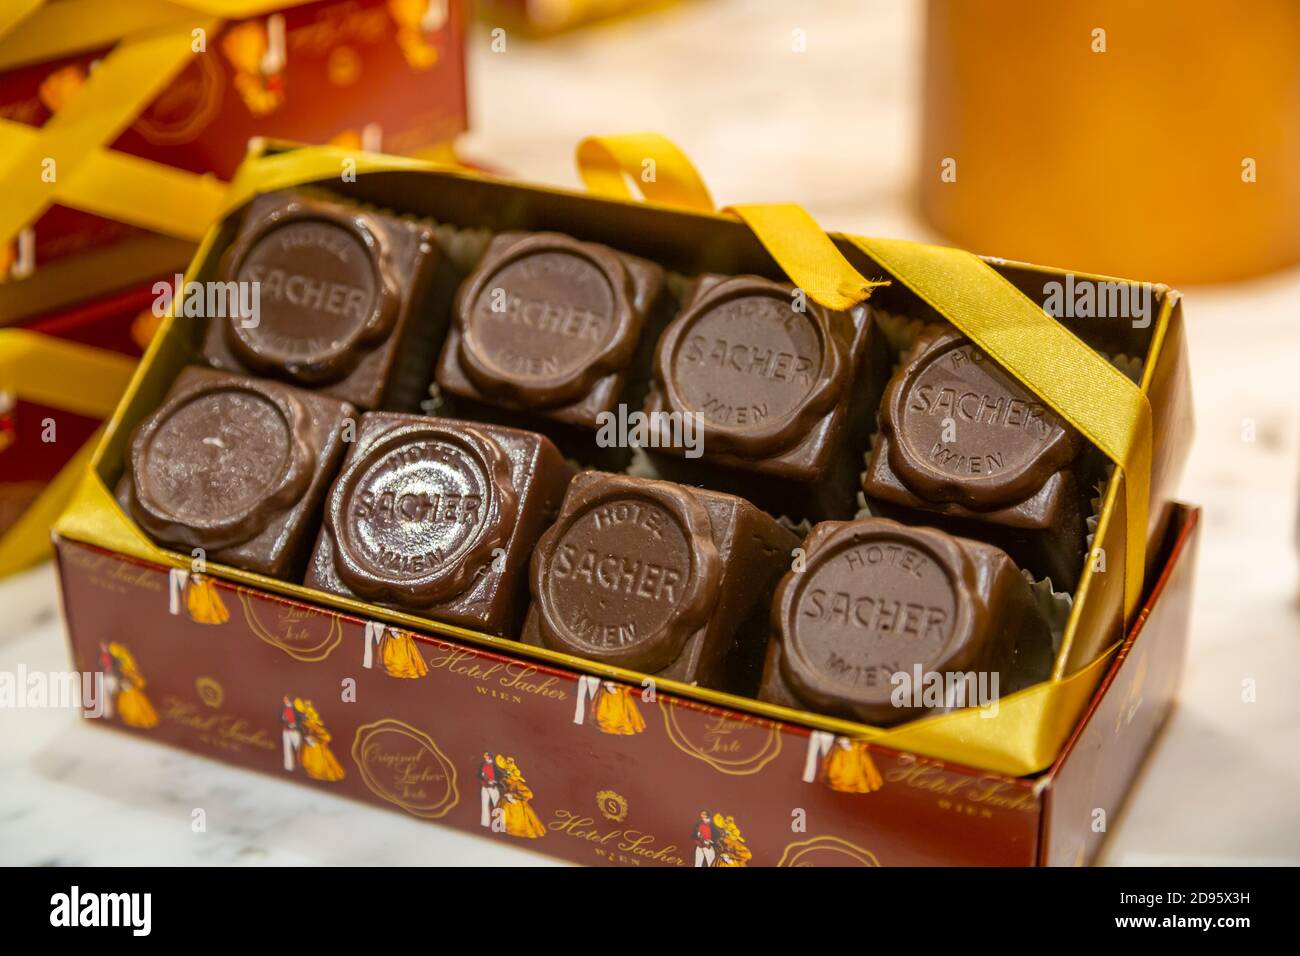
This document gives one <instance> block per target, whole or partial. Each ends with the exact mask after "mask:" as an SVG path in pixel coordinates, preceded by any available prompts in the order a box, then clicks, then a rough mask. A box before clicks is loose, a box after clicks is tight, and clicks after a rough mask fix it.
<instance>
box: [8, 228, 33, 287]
mask: <svg viewBox="0 0 1300 956" xmlns="http://www.w3.org/2000/svg"><path fill="white" fill-rule="evenodd" d="M35 271H36V230H35V229H33V228H32V227H31V226H27V227H26V228H25V229H22V230H20V231H19V233H18V236H17V238H16V239H14V240H13V242H5V243H0V282H5V281H6V280H9V279H26V278H27V277H28V276H29V275H31V274H32V273H33V272H35Z"/></svg>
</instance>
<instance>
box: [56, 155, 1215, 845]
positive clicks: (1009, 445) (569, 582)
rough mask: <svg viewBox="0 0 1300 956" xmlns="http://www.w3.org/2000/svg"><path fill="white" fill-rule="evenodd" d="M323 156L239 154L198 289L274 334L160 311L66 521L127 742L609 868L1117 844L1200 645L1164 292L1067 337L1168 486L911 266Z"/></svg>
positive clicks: (716, 220) (1035, 298) (73, 575)
mask: <svg viewBox="0 0 1300 956" xmlns="http://www.w3.org/2000/svg"><path fill="white" fill-rule="evenodd" d="M338 157H339V154H338V153H336V152H333V151H330V150H328V149H314V150H311V149H308V150H301V151H290V152H274V151H273V152H272V153H271V154H269V155H266V156H253V157H250V159H249V160H248V161H247V163H246V165H245V167H244V169H243V170H242V172H241V174H240V176H239V178H237V179H236V182H235V190H236V197H237V199H236V201H235V202H234V204H233V205H232V208H231V209H230V210H229V212H228V213H227V215H225V216H224V217H223V219H222V220H221V221H220V222H219V223H218V224H217V225H216V226H214V228H213V230H212V231H211V233H210V234H209V236H208V237H207V239H206V240H205V242H204V245H203V247H202V248H201V250H200V252H199V254H198V256H197V258H196V259H195V261H194V262H193V263H192V265H191V269H190V272H189V275H188V276H187V280H188V281H191V282H194V283H197V284H199V285H200V286H202V285H203V284H205V283H228V282H233V283H235V284H236V285H238V284H239V283H241V282H249V283H256V284H257V285H258V287H259V288H260V290H261V291H260V307H259V308H260V312H259V314H257V315H251V314H250V313H249V312H248V311H247V310H243V309H236V310H233V311H230V312H229V313H228V314H221V315H203V316H197V317H195V316H189V315H185V316H182V315H177V316H173V317H169V318H168V319H166V320H165V322H164V325H163V328H162V330H161V332H160V334H159V336H158V337H157V339H156V340H155V342H154V344H153V346H152V347H151V349H150V352H149V354H148V356H147V357H146V360H145V362H144V363H143V364H142V367H141V369H140V371H139V373H138V374H137V377H136V379H135V381H134V382H133V383H132V386H131V388H130V389H129V391H128V394H127V395H126V396H125V398H124V399H123V402H122V404H121V405H120V406H119V408H118V411H117V413H116V415H115V416H114V418H113V420H112V421H111V422H110V424H109V426H108V429H107V431H106V434H105V436H104V438H103V440H102V442H101V443H100V445H99V446H98V448H97V450H96V453H95V456H94V459H93V461H92V462H91V464H90V467H89V468H88V469H87V471H86V473H85V474H84V476H83V478H82V484H81V486H80V488H79V489H78V491H77V494H76V497H75V499H74V501H73V504H72V506H71V507H70V508H69V510H68V511H67V512H65V514H64V515H63V517H62V518H61V520H60V522H59V524H58V526H57V528H56V536H57V549H58V558H59V566H60V572H61V580H62V584H63V594H64V608H65V613H66V617H67V623H68V628H69V635H70V642H71V647H72V655H73V659H74V661H75V663H76V666H77V667H78V668H79V669H82V670H84V671H88V672H97V673H100V674H102V675H104V679H103V685H102V686H103V688H104V690H103V701H102V703H103V705H104V706H103V708H102V712H103V715H104V716H105V718H106V719H105V720H104V721H103V722H104V723H105V724H107V725H109V726H114V727H117V728H121V729H125V730H127V731H129V732H132V733H137V734H140V735H142V736H147V737H150V738H153V739H157V740H162V741H165V742H168V743H172V744H174V745H177V746H180V747H184V748H186V749H189V750H193V751H196V752H199V753H204V754H208V755H211V756H215V757H217V758H218V759H222V760H226V761H228V762H231V763H234V764H237V765H240V766H246V767H250V768H254V769H259V770H262V771H264V772H267V773H271V774H275V775H282V776H284V777H285V778H286V779H289V780H293V781H296V782H300V783H304V784H306V785H310V786H316V787H319V788H323V789H326V790H331V791H334V792H337V793H339V794H343V795H347V796H351V797H354V798H357V799H361V800H365V801H368V802H371V803H374V804H376V805H379V806H387V807H390V808H396V809H400V810H402V811H405V812H407V813H411V814H413V815H415V816H418V817H421V818H423V819H429V820H438V821H441V822H443V823H446V824H449V825H452V826H456V827H460V828H463V829H468V830H474V831H479V832H482V834H483V835H484V837H485V838H487V839H498V840H506V841H518V842H519V843H520V844H521V845H526V846H531V847H534V848H537V849H539V850H542V851H543V852H547V853H550V854H553V855H556V856H560V857H563V858H566V859H570V860H574V861H577V862H583V863H602V864H624V865H668V866H745V865H787V866H796V865H798V866H803V865H865V866H882V865H916V864H926V863H947V864H954V863H960V864H983V865H991V864H1019V865H1038V864H1048V863H1079V862H1086V861H1088V860H1090V859H1091V858H1093V856H1094V855H1095V853H1096V851H1097V848H1098V846H1099V845H1100V841H1101V839H1102V837H1103V836H1104V827H1102V828H1100V829H1099V828H1098V827H1097V820H1098V818H1099V812H1100V817H1101V818H1103V819H1104V817H1105V815H1106V814H1107V813H1112V812H1114V811H1115V810H1117V808H1118V806H1119V804H1120V802H1121V801H1122V799H1123V796H1124V794H1125V793H1126V791H1127V789H1128V787H1129V785H1130V783H1131V782H1132V779H1133V776H1134V774H1135V772H1136V768H1137V765H1138V763H1139V762H1140V760H1141V758H1142V755H1143V754H1144V753H1145V751H1146V749H1147V747H1148V746H1149V744H1150V742H1151V740H1152V738H1153V736H1154V734H1155V731H1156V730H1157V729H1158V727H1159V725H1160V723H1161V722H1162V721H1163V719H1164V717H1165V715H1166V714H1167V712H1168V710H1169V707H1170V706H1171V704H1172V701H1173V699H1174V696H1175V694H1176V691H1177V683H1178V676H1179V670H1180V663H1181V659H1182V655H1183V651H1184V646H1185V639H1186V616H1187V609H1188V590H1189V588H1190V584H1191V576H1192V568H1193V564H1194V557H1195V544H1196V539H1197V528H1198V522H1197V517H1198V512H1197V511H1196V510H1195V509H1192V508H1189V507H1187V506H1183V505H1179V504H1177V503H1175V502H1174V501H1173V500H1172V499H1171V497H1170V494H1171V487H1172V485H1173V482H1174V481H1175V480H1176V476H1177V472H1178V469H1179V467H1180V464H1181V460H1182V457H1183V455H1184V454H1185V452H1186V447H1187V442H1188V438H1189V435H1190V420H1189V393H1188V388H1189V386H1188V380H1187V366H1186V357H1185V354H1184V353H1185V344H1184V340H1183V328H1182V317H1181V306H1180V302H1179V298H1178V296H1177V294H1176V293H1173V292H1171V291H1170V290H1167V289H1163V288H1157V289H1156V290H1155V291H1154V296H1155V301H1156V315H1155V317H1154V319H1153V321H1150V322H1146V323H1142V322H1130V321H1127V320H1126V321H1123V322H1092V323H1089V322H1087V321H1081V322H1075V321H1073V320H1064V321H1066V322H1067V323H1068V324H1069V329H1068V331H1069V332H1070V333H1071V336H1072V338H1071V339H1070V341H1071V342H1075V343H1077V346H1078V348H1079V349H1081V350H1082V351H1079V352H1077V353H1074V354H1075V357H1076V358H1078V360H1079V363H1080V367H1081V368H1083V366H1085V365H1086V364H1087V363H1088V362H1092V361H1094V360H1095V361H1096V362H1099V363H1101V365H1100V366H1097V368H1098V369H1102V370H1096V369H1093V370H1092V371H1089V369H1088V368H1083V371H1082V372H1081V373H1080V374H1089V375H1095V376H1096V377H1097V378H1098V379H1106V380H1108V381H1110V382H1112V383H1113V391H1114V393H1115V394H1120V395H1130V396H1133V395H1138V396H1141V399H1142V402H1143V403H1144V404H1143V405H1142V407H1143V408H1146V409H1149V414H1150V423H1151V426H1152V428H1151V431H1150V432H1147V433H1146V435H1147V437H1148V439H1149V438H1150V437H1151V436H1154V442H1153V443H1151V444H1150V445H1149V446H1147V448H1146V450H1147V451H1149V453H1150V455H1151V458H1150V461H1151V466H1150V469H1149V476H1148V475H1147V474H1146V473H1144V472H1142V471H1140V470H1139V468H1138V466H1137V463H1138V462H1139V461H1140V460H1141V459H1140V456H1139V457H1124V458H1123V468H1122V471H1121V469H1120V468H1119V467H1117V466H1116V465H1115V464H1113V462H1112V458H1111V456H1112V454H1113V443H1111V442H1110V440H1109V439H1108V437H1107V435H1106V434H1104V433H1103V431H1098V430H1097V428H1096V427H1094V425H1093V424H1092V423H1091V420H1089V419H1087V418H1086V416H1085V417H1084V418H1080V416H1079V415H1077V414H1076V412H1075V411H1073V410H1072V409H1071V406H1070V404H1069V400H1068V397H1067V398H1065V399H1062V398H1060V397H1059V396H1058V395H1057V394H1056V391H1055V386H1053V384H1052V383H1051V382H1048V383H1046V384H1045V385H1044V384H1042V383H1040V382H1037V379H1036V371H1035V368H1034V367H1033V363H1032V360H1026V358H1025V357H1024V356H1023V355H1014V354H1008V353H1007V350H1005V349H1004V348H1002V346H1001V345H999V343H998V341H997V339H996V335H993V336H990V335H989V334H988V332H987V330H986V329H985V328H984V327H982V326H981V325H980V323H979V321H978V313H979V311H980V309H981V306H982V304H981V303H980V302H974V303H970V304H969V305H968V306H965V307H960V308H955V309H954V308H951V307H950V306H948V305H946V304H945V303H944V302H943V299H942V296H937V295H930V294H926V295H922V293H921V291H919V290H920V289H921V288H923V286H922V281H923V274H922V273H918V272H917V271H915V270H914V269H913V267H912V266H911V265H909V264H908V263H906V262H903V261H901V260H900V259H898V258H896V257H895V252H896V251H897V250H896V248H895V247H893V246H889V245H887V244H886V245H876V246H873V245H872V244H871V242H872V241H869V240H861V239H858V238H857V237H846V236H838V235H832V236H830V237H829V238H828V237H827V236H826V235H825V234H822V233H820V232H819V231H817V232H815V233H807V234H805V235H803V236H802V237H801V239H800V241H801V242H802V243H804V246H803V248H805V249H807V248H816V249H818V250H819V251H818V253H817V257H815V258H816V262H817V265H818V268H819V269H820V270H821V271H822V273H823V274H825V272H826V271H827V270H832V271H833V270H839V271H840V274H841V278H840V279H839V280H837V282H838V285H837V286H836V288H833V289H829V290H828V289H827V288H826V287H825V286H822V285H818V284H817V278H816V276H811V275H809V274H808V273H807V272H806V271H805V269H804V265H802V264H801V263H800V261H798V260H797V259H793V258H791V257H790V256H789V255H788V252H789V248H788V246H786V245H784V244H783V243H784V242H785V240H784V239H782V238H781V237H782V236H785V237H787V238H788V236H789V235H790V234H791V233H790V231H789V230H788V229H781V230H777V231H776V232H773V231H772V230H771V229H770V228H768V227H767V226H765V225H764V224H763V222H762V219H761V217H759V218H758V219H756V220H755V223H754V224H751V223H749V221H748V220H746V219H742V218H734V217H731V216H726V215H721V214H716V213H712V212H708V211H692V210H686V209H682V208H670V207H667V206H661V205H655V204H649V203H629V202H623V201H613V200H610V199H607V198H602V197H599V196H592V195H585V194H577V193H569V192H562V191H558V190H552V189H544V188H539V187H530V186H523V185H519V184H515V183H510V182H504V181H499V180H493V179H488V178H486V177H483V176H479V175H476V174H473V173H468V172H457V171H450V170H446V169H439V168H436V167H433V166H428V165H421V164H418V163H412V162H409V161H396V160H395V161H391V162H389V161H386V160H373V161H369V162H368V163H366V164H364V165H363V166H362V167H361V168H359V169H358V175H357V176H356V177H355V178H354V181H353V180H352V179H346V178H345V179H344V180H342V181H341V180H340V179H339V178H338V176H337V172H336V170H337V169H338ZM286 161H289V162H291V163H292V168H293V174H292V175H291V176H290V175H286V172H285V170H286V168H288V167H287V166H286ZM945 254H949V252H948V251H944V250H927V249H925V248H919V249H916V250H913V251H912V252H910V253H909V255H912V256H915V257H916V258H915V260H914V261H918V262H923V263H924V262H926V261H928V257H931V256H941V255H945ZM887 263H888V264H887ZM972 263H973V266H971V268H973V272H972V273H971V274H972V275H974V276H975V277H976V279H977V281H979V282H984V283H986V288H987V289H988V295H989V297H990V301H991V300H992V299H993V298H995V297H998V296H1007V295H1013V296H1018V297H1022V298H1024V299H1025V301H1026V302H1030V303H1032V304H1033V305H1034V308H1035V309H1037V308H1038V306H1039V305H1040V304H1041V301H1042V297H1043V296H1044V295H1046V294H1048V291H1049V290H1048V289H1047V288H1046V286H1047V285H1049V284H1050V283H1052V282H1056V281H1060V280H1062V279H1063V277H1064V274H1063V273H1059V272H1055V271H1052V270H1046V269H1040V268H1037V267H1030V266H1021V265H1016V264H1011V263H1003V262H997V261H980V260H972ZM963 268H965V266H964V267H963ZM950 274H951V273H950ZM854 276H856V277H857V280H858V281H857V282H856V284H855V283H854V281H853V278H852V277H854ZM918 276H920V278H918ZM1074 279H1075V280H1076V281H1080V277H1074ZM1081 281H1096V282H1103V281H1104V282H1117V281H1118V280H1109V279H1104V278H1103V277H1082V280H1081ZM836 289H838V290H839V291H838V292H837V291H836ZM846 289H847V290H849V291H848V292H847V293H845V292H844V291H843V290H846ZM972 315H975V318H972ZM1074 337H1077V338H1074ZM977 339H978V340H979V342H980V344H977V343H976V340H977ZM983 345H989V348H991V349H993V350H995V351H998V354H999V355H1000V356H1001V358H1000V359H994V358H993V357H992V355H991V353H990V351H989V350H988V349H986V348H985V347H982V346H983ZM1043 347H1044V348H1046V345H1045V344H1044V345H1043ZM1067 347H1069V348H1073V347H1074V346H1073V345H1068V343H1067ZM1085 353H1086V354H1087V355H1088V356H1091V357H1092V358H1088V359H1085V358H1084V356H1085ZM368 363H369V364H368ZM1103 367H1104V368H1103ZM363 368H365V369H366V373H365V374H364V375H361V374H359V370H361V369H363ZM1027 380H1034V381H1035V382H1036V384H1035V385H1034V386H1032V387H1031V386H1030V385H1029V384H1027ZM1114 383H1118V384H1114ZM1075 387H1076V389H1077V388H1078V386H1077V383H1076V386H1075ZM1086 387H1087V386H1086V385H1085V388H1086ZM1044 392H1046V393H1049V394H1050V396H1051V397H1050V399H1046V398H1044V397H1043V395H1042V393H1044ZM1098 394H1100V395H1102V396H1103V398H1105V397H1106V396H1107V395H1109V394H1110V393H1106V392H1099V393H1098ZM1116 419H1117V420H1121V419H1122V416H1120V415H1119V414H1118V413H1116ZM1076 422H1082V423H1083V426H1084V427H1082V428H1081V427H1079V425H1077V424H1076ZM1085 428H1086V430H1087V432H1088V434H1089V435H1093V436H1094V437H1095V441H1096V443H1094V440H1092V439H1090V438H1089V437H1086V436H1085V435H1084V429H1085ZM1134 435H1136V437H1134ZM1130 437H1131V438H1132V439H1133V442H1134V444H1140V443H1141V442H1142V440H1143V439H1142V431H1141V429H1139V430H1138V431H1137V432H1135V433H1133V435H1130ZM1129 482H1132V484H1128V483H1129ZM1135 488H1140V489H1141V492H1142V494H1141V496H1137V495H1135V494H1134V493H1133V490H1134V489H1135ZM1139 505H1140V507H1138V506H1139ZM1134 509H1137V510H1136V511H1135V510H1134ZM1142 510H1146V511H1147V512H1148V513H1149V518H1148V517H1147V516H1146V515H1145V514H1141V513H1140V512H1141V511H1142ZM1134 514H1136V518H1135V520H1131V521H1130V520H1129V517H1130V515H1134ZM1135 567H1136V568H1137V569H1138V572H1137V573H1138V576H1139V578H1145V580H1134V579H1133V578H1132V576H1131V572H1132V569H1133V568H1135Z"/></svg>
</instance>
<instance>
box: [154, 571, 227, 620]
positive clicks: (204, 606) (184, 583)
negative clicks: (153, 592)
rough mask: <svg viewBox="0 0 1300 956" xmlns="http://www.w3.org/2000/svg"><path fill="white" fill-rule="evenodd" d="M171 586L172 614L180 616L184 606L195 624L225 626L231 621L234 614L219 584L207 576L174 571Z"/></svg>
mask: <svg viewBox="0 0 1300 956" xmlns="http://www.w3.org/2000/svg"><path fill="white" fill-rule="evenodd" d="M167 582H168V589H167V590H168V598H167V600H168V610H169V611H170V612H171V613H172V614H179V613H180V610H181V606H182V605H184V607H185V612H186V613H187V614H189V616H190V620H191V621H193V622H194V623H195V624H225V623H226V622H227V621H229V620H230V612H229V611H227V610H226V605H225V603H224V602H223V601H222V600H221V595H220V594H218V593H217V582H216V581H214V580H213V579H212V578H210V577H208V576H207V575H206V574H200V573H199V572H197V571H186V570H185V569H184V568H171V569H170V570H169V572H168V574H167Z"/></svg>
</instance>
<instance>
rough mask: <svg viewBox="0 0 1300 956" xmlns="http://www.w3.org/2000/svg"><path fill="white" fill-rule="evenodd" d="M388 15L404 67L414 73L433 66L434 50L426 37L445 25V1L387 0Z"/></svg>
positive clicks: (435, 52) (435, 62)
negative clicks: (395, 31) (413, 70)
mask: <svg viewBox="0 0 1300 956" xmlns="http://www.w3.org/2000/svg"><path fill="white" fill-rule="evenodd" d="M388 12H389V14H391V15H392V18H393V22H394V23H396V24H397V46H398V48H399V49H401V51H402V56H403V57H404V58H405V59H406V63H407V65H408V66H410V67H411V68H412V69H415V70H427V69H429V68H430V67H432V66H434V65H436V64H437V62H438V48H437V47H436V46H434V45H433V44H431V43H430V42H429V41H428V38H427V36H426V34H428V33H432V32H434V31H436V30H440V29H442V26H443V24H445V23H446V21H447V0H388Z"/></svg>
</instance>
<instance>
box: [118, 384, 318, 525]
mask: <svg viewBox="0 0 1300 956" xmlns="http://www.w3.org/2000/svg"><path fill="white" fill-rule="evenodd" d="M306 417H307V413H306V410H305V409H304V408H303V406H302V404H301V402H300V401H299V400H298V399H297V398H296V397H295V396H293V395H291V394H289V392H288V391H287V390H286V389H284V388H279V387H275V386H270V387H262V386H261V385H260V384H259V383H257V382H255V381H253V380H242V381H239V382H230V381H223V382H216V383H204V384H197V385H195V386H193V387H191V388H188V389H184V390H183V391H181V392H179V393H177V394H175V395H174V396H172V398H171V399H170V400H169V401H168V402H167V403H166V404H164V405H163V406H162V407H161V408H160V409H158V411H157V412H155V413H154V414H153V415H152V416H151V417H150V418H149V419H147V420H146V421H145V422H144V423H143V424H142V425H141V426H140V427H139V429H137V430H136V433H135V436H134V438H133V439H132V442H131V480H132V490H133V494H134V497H135V502H136V504H137V506H138V508H137V513H136V517H137V518H138V520H139V521H140V524H141V526H142V527H144V529H145V530H146V531H148V532H149V533H150V534H152V535H154V536H155V537H156V538H158V539H159V540H161V541H165V542H168V543H172V544H176V545H184V546H187V547H200V548H208V549H218V548H224V547H227V546H229V545H232V544H238V543H240V542H243V541H247V540H248V539H250V538H252V537H254V536H255V535H257V534H258V533H259V532H261V530H262V529H263V528H264V527H265V525H266V524H267V522H268V521H269V520H270V519H271V518H273V517H274V516H275V515H276V514H278V513H279V512H281V511H283V510H285V509H287V508H288V507H290V506H292V505H293V504H294V503H295V502H296V501H297V500H298V499H299V498H300V497H302V494H303V492H304V491H305V490H306V488H307V486H308V484H309V483H310V481H311V477H312V468H313V462H314V459H315V454H316V453H315V450H314V449H312V448H311V447H309V446H308V444H307V442H306V441H305V439H304V437H303V436H305V435H306V434H308V427H307V424H306Z"/></svg>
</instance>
